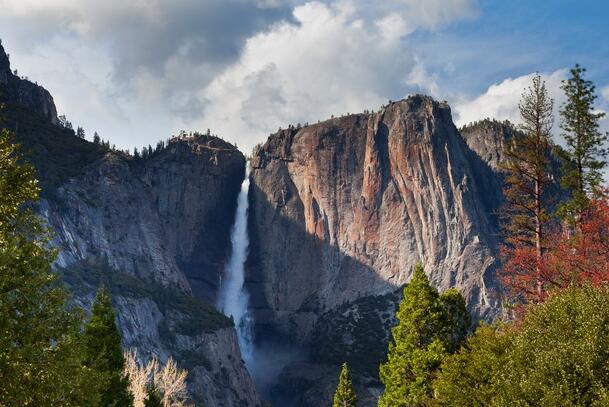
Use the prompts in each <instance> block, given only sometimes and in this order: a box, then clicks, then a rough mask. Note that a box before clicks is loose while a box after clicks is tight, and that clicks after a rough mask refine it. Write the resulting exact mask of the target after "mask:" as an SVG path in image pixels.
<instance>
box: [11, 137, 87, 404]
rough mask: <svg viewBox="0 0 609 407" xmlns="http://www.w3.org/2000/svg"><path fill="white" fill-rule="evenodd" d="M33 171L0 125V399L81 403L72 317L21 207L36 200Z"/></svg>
mask: <svg viewBox="0 0 609 407" xmlns="http://www.w3.org/2000/svg"><path fill="white" fill-rule="evenodd" d="M34 173H35V172H34V168H33V167H31V166H30V165H25V164H22V157H21V156H20V155H19V152H18V147H17V145H15V144H13V143H12V142H11V135H10V133H9V132H8V131H7V130H0V315H1V317H0V405H3V406H50V405H62V406H78V405H89V404H91V403H94V402H95V401H94V399H95V394H94V392H93V391H91V390H90V389H87V388H85V387H86V379H84V378H83V377H85V376H86V374H85V373H86V372H85V371H84V370H83V369H82V368H81V360H80V353H79V347H78V343H77V341H76V337H77V335H78V329H79V324H80V318H79V315H78V314H76V313H74V312H71V311H70V310H69V309H68V308H67V302H66V299H67V297H66V293H65V291H64V289H63V288H62V287H61V286H60V285H59V284H57V280H56V276H55V274H54V273H53V272H52V271H51V263H52V262H53V260H54V259H55V251H53V250H49V249H48V247H49V236H48V231H47V230H46V229H45V228H44V227H43V226H42V225H41V222H40V220H39V219H38V218H37V217H36V216H35V215H34V214H33V213H32V212H31V210H29V209H26V208H27V205H30V204H31V203H32V202H34V201H36V200H37V199H38V193H39V188H38V185H37V181H36V179H35V177H34Z"/></svg>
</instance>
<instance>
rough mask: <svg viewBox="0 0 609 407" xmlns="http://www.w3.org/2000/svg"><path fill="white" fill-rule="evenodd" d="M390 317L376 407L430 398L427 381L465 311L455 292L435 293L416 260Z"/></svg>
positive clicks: (463, 325) (461, 328) (461, 331)
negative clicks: (394, 318)
mask: <svg viewBox="0 0 609 407" xmlns="http://www.w3.org/2000/svg"><path fill="white" fill-rule="evenodd" d="M459 297H460V299H459ZM396 316H397V319H398V325H397V326H396V327H394V328H393V329H392V331H391V333H392V341H391V342H390V344H389V353H388V355H387V362H386V363H384V364H382V365H381V367H380V378H381V381H382V382H383V384H384V386H385V391H384V392H383V394H382V395H381V398H380V400H379V406H382V407H401V406H404V407H405V406H412V405H420V404H422V403H425V402H426V401H427V400H429V398H430V397H431V391H432V387H431V385H432V381H433V378H434V375H435V373H436V370H437V368H438V367H439V365H440V363H441V362H442V360H443V359H444V357H445V356H446V355H448V354H450V353H451V352H454V351H455V350H456V349H457V348H458V346H459V344H460V343H461V341H462V340H463V339H464V338H465V335H466V332H467V329H468V327H469V324H470V320H469V315H468V313H467V310H466V309H465V301H464V300H463V298H462V297H461V296H460V294H458V293H457V292H456V291H455V290H449V291H448V292H447V293H446V295H443V296H440V295H438V292H437V291H436V289H435V288H433V287H432V286H431V284H430V283H429V280H428V279H427V276H426V275H425V272H424V271H423V267H422V266H421V265H420V264H419V265H417V266H416V267H415V270H414V273H413V277H412V280H411V281H410V283H409V284H408V285H407V286H406V287H405V288H404V299H403V300H402V302H401V303H400V307H399V309H398V312H397V315H396Z"/></svg>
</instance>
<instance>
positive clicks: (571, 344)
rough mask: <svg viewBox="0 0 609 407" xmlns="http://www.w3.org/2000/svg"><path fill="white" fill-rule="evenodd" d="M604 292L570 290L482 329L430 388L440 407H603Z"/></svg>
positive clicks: (608, 340)
mask: <svg viewBox="0 0 609 407" xmlns="http://www.w3.org/2000/svg"><path fill="white" fill-rule="evenodd" d="M608 322H609V291H607V288H594V287H592V286H585V287H583V288H575V287H571V288H568V289H566V290H565V291H563V292H562V293H559V294H557V295H555V296H553V297H551V298H550V299H548V300H547V301H546V302H545V303H543V304H541V305H536V306H529V307H528V309H527V313H526V315H525V317H524V320H523V321H522V322H521V323H520V324H519V325H518V326H514V327H505V326H503V327H496V328H491V327H481V328H479V329H478V331H477V332H476V334H475V335H474V336H473V337H472V338H470V339H469V341H468V342H467V345H466V347H465V348H464V349H463V350H462V351H461V352H460V353H458V354H455V355H453V356H450V357H448V358H447V359H446V360H445V361H444V362H443V364H442V367H441V373H440V375H439V377H438V380H437V381H436V383H435V384H434V389H435V394H436V396H437V404H438V405H443V406H559V405H560V406H602V405H607V403H608V402H609V323H608Z"/></svg>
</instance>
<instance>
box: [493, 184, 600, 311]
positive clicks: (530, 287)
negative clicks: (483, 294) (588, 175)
mask: <svg viewBox="0 0 609 407" xmlns="http://www.w3.org/2000/svg"><path fill="white" fill-rule="evenodd" d="M501 255H502V258H503V262H504V263H503V264H504V266H503V269H502V270H501V272H500V277H501V281H502V282H503V284H504V286H505V287H506V289H507V293H508V295H509V297H510V298H511V299H512V300H516V301H518V302H520V301H525V302H540V301H543V300H544V299H545V298H546V297H547V295H548V294H549V293H551V292H552V290H555V289H557V288H564V287H567V286H569V285H576V286H579V285H582V284H583V283H586V282H589V283H592V284H595V285H601V284H604V283H607V282H609V202H608V200H607V197H606V196H602V197H599V198H596V199H593V200H591V201H590V203H589V205H588V207H587V208H586V210H585V211H584V213H583V214H582V217H581V218H580V221H579V224H578V225H577V226H576V227H575V228H571V227H568V226H563V227H562V228H560V229H559V230H556V231H554V232H551V233H549V234H548V237H547V242H546V250H545V251H544V253H543V255H542V257H541V259H539V260H538V258H537V256H536V253H535V248H534V247H533V246H530V245H527V244H524V243H513V244H512V245H509V246H504V247H503V248H502V252H501Z"/></svg>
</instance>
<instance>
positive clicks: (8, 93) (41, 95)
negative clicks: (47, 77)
mask: <svg viewBox="0 0 609 407" xmlns="http://www.w3.org/2000/svg"><path fill="white" fill-rule="evenodd" d="M0 87H1V88H2V93H0V101H2V102H5V103H14V104H18V105H21V106H24V107H26V108H28V109H29V110H31V111H32V112H35V113H37V114H39V115H41V116H43V117H44V118H46V119H47V120H49V121H50V122H51V123H53V124H57V123H58V120H57V109H56V108H55V103H54V102H53V97H52V96H51V94H50V93H49V92H48V91H47V90H46V89H44V88H43V87H42V86H38V85H37V84H34V83H32V82H30V81H28V80H27V79H22V78H20V77H19V76H18V75H17V74H16V71H15V72H14V73H13V71H11V65H10V61H9V56H8V54H7V53H6V52H5V50H4V48H3V46H2V43H1V42H0Z"/></svg>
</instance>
